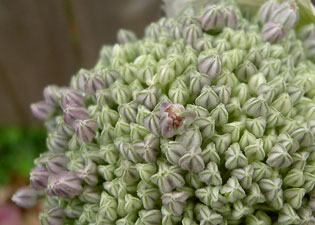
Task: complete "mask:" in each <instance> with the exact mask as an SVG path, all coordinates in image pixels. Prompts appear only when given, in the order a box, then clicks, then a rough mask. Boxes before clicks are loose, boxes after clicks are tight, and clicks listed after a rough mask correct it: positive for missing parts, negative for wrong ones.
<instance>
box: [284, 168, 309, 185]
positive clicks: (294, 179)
mask: <svg viewBox="0 0 315 225" xmlns="http://www.w3.org/2000/svg"><path fill="white" fill-rule="evenodd" d="M304 182H305V178H304V176H303V171H301V170H299V169H291V170H290V171H289V172H288V173H287V175H286V176H285V177H284V179H283V183H284V184H285V185H287V186H289V187H295V188H297V187H301V186H302V185H303V184H304Z"/></svg>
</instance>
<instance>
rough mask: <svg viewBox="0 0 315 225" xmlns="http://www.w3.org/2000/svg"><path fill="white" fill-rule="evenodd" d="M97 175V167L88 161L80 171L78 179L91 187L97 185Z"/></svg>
mask: <svg viewBox="0 0 315 225" xmlns="http://www.w3.org/2000/svg"><path fill="white" fill-rule="evenodd" d="M97 174H98V173H97V166H96V164H95V163H93V162H92V161H91V160H88V161H87V163H86V165H85V166H84V168H83V169H80V170H79V171H78V177H80V178H81V179H82V180H83V181H84V182H85V183H87V184H88V185H91V186H95V185H96V184H97V182H98V175H97Z"/></svg>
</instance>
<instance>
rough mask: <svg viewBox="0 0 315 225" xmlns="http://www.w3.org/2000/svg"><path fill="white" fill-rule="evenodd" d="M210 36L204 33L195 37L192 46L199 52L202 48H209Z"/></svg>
mask: <svg viewBox="0 0 315 225" xmlns="http://www.w3.org/2000/svg"><path fill="white" fill-rule="evenodd" d="M212 41H213V40H212V36H210V35H207V34H204V35H203V36H202V37H200V38H199V39H197V40H196V41H195V43H194V47H195V49H196V50H197V51H199V52H201V51H203V50H207V49H211V48H213V47H212Z"/></svg>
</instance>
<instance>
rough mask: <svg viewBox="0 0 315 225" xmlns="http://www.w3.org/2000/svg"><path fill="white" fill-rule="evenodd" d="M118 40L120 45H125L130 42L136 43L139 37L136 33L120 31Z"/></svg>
mask: <svg viewBox="0 0 315 225" xmlns="http://www.w3.org/2000/svg"><path fill="white" fill-rule="evenodd" d="M117 40H118V42H119V43H120V44H125V43H128V42H134V41H136V40H137V36H136V34H135V33H134V32H132V31H130V30H126V29H120V30H119V31H118V32H117Z"/></svg>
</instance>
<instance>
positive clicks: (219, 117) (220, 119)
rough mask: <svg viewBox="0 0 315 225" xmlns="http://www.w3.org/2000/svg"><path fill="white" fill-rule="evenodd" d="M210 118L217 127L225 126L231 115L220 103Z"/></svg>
mask: <svg viewBox="0 0 315 225" xmlns="http://www.w3.org/2000/svg"><path fill="white" fill-rule="evenodd" d="M210 116H211V117H212V118H213V119H214V121H215V125H216V126H223V125H224V124H226V123H227V122H228V119H229V114H228V112H227V110H226V107H225V105H224V104H222V103H220V104H219V105H218V106H216V107H215V108H214V109H213V110H212V111H211V112H210Z"/></svg>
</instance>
